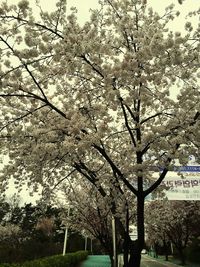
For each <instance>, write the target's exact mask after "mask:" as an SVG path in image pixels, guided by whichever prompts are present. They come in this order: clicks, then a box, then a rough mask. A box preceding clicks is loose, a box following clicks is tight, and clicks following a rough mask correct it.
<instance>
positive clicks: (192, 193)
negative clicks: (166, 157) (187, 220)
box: [163, 166, 200, 200]
mask: <svg viewBox="0 0 200 267" xmlns="http://www.w3.org/2000/svg"><path fill="white" fill-rule="evenodd" d="M187 167H190V166H187ZM191 167H196V166H191ZM198 167H200V166H198ZM163 184H164V185H165V186H166V187H167V188H168V189H167V190H165V194H166V197H167V198H168V199H169V200H200V172H197V171H194V172H188V171H186V170H183V173H182V176H180V175H177V173H176V172H169V173H168V174H167V176H166V177H165V179H164V181H163Z"/></svg>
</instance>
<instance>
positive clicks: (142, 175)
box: [0, 0, 200, 267]
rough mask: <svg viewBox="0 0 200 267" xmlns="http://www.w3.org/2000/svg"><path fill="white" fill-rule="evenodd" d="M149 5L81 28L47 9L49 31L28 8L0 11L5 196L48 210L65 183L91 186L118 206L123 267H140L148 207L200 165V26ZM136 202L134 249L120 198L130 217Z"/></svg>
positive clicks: (94, 16)
mask: <svg viewBox="0 0 200 267" xmlns="http://www.w3.org/2000/svg"><path fill="white" fill-rule="evenodd" d="M146 2H147V1H145V0H122V1H117V0H112V1H111V0H105V1H100V9H99V10H94V11H92V12H91V17H90V19H89V20H88V21H87V22H85V24H84V25H83V26H81V25H79V24H78V21H77V15H76V13H77V12H76V9H75V8H72V9H71V10H70V11H69V10H67V6H66V1H65V0H59V1H58V2H57V4H56V9H55V11H53V12H51V13H48V12H44V11H43V10H42V9H40V8H38V12H39V14H38V16H39V17H40V18H39V19H37V18H36V17H34V14H33V12H32V10H31V8H30V7H29V2H28V1H27V0H22V1H19V3H18V4H17V5H12V6H8V4H7V3H6V2H3V3H2V4H1V8H0V26H1V27H0V28H1V30H0V46H1V51H0V53H1V68H0V79H1V94H0V105H1V106H2V108H1V115H0V116H1V122H2V126H1V138H0V140H1V142H0V147H1V151H2V153H4V154H6V155H7V154H9V159H10V160H9V163H8V164H7V166H5V168H4V169H3V174H2V179H1V188H2V189H6V188H7V186H8V181H9V178H10V177H11V175H13V177H14V179H15V183H16V186H17V187H18V188H19V187H21V186H22V185H23V184H27V185H28V187H29V188H30V189H31V188H32V189H33V191H38V190H39V189H40V188H41V187H40V186H42V188H43V195H45V196H46V197H47V198H48V197H49V195H50V193H51V190H53V189H54V188H55V186H56V185H58V184H59V183H60V182H62V181H65V179H66V177H69V176H70V177H71V179H80V180H81V179H87V180H88V181H90V182H91V183H92V184H93V185H94V186H96V188H97V189H98V190H99V192H100V194H101V195H102V196H103V198H104V200H105V201H107V202H108V203H109V205H110V210H111V212H112V214H113V216H114V217H115V220H116V223H117V225H118V229H119V234H120V235H121V237H122V239H123V240H124V248H125V249H124V250H125V254H126V257H125V267H130V266H131V267H138V266H140V259H141V255H140V254H141V250H142V248H143V247H144V199H145V197H146V196H147V195H149V194H150V193H151V192H152V191H154V190H155V189H156V188H157V187H158V186H159V185H160V183H161V182H162V181H163V179H164V178H165V176H166V174H167V172H168V170H169V168H170V167H171V166H173V164H174V163H175V159H179V161H180V164H182V165H184V164H186V163H187V159H188V155H190V154H192V155H194V156H197V155H198V153H199V151H198V148H199V136H200V135H199V129H200V127H199V114H200V113H199V103H200V101H199V87H198V85H197V80H198V69H199V67H198V66H199V26H197V28H193V26H192V24H191V22H190V21H187V22H186V23H185V30H186V33H185V34H181V33H180V32H173V31H170V30H169V28H168V25H169V24H168V23H170V22H171V20H173V19H175V18H176V17H177V16H178V15H179V12H176V11H174V9H173V6H172V5H170V6H168V7H167V8H166V10H165V13H164V14H163V15H159V14H157V13H156V12H154V11H153V10H152V8H148V6H147V3H146ZM179 2H180V1H179ZM66 11H67V16H66ZM195 14H196V12H194V13H191V14H190V15H191V16H194V15H195ZM38 16H37V17H38ZM174 88H178V93H177V98H176V99H175V100H173V99H172V97H171V93H172V91H173V90H174ZM152 167H154V170H161V172H158V171H157V172H155V173H154V174H155V175H153V174H152ZM126 192H129V194H130V195H132V196H135V197H136V199H137V231H138V240H137V241H136V242H133V241H131V238H130V235H129V229H128V227H124V224H123V222H122V220H121V217H119V216H118V213H117V210H116V207H117V204H116V203H117V201H118V198H119V196H120V197H122V199H124V202H123V205H122V207H125V209H124V212H125V214H126V213H128V210H127V207H128V205H127V203H126V198H125V197H123V196H124V195H126ZM121 210H123V209H121ZM128 253H130V259H129V262H128Z"/></svg>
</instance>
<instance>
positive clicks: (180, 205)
mask: <svg viewBox="0 0 200 267" xmlns="http://www.w3.org/2000/svg"><path fill="white" fill-rule="evenodd" d="M199 208H200V207H199V203H198V202H196V201H167V200H158V201H153V202H151V203H149V204H148V205H147V211H146V217H147V218H148V220H147V232H148V240H149V242H150V243H152V244H153V243H156V242H157V243H160V244H162V245H163V246H164V249H165V251H166V250H167V249H168V247H167V243H168V242H171V243H172V244H173V245H174V247H175V248H176V250H177V252H178V254H179V257H180V260H181V264H182V265H185V254H186V253H185V249H186V247H187V246H188V245H189V244H191V241H192V240H193V239H194V238H197V237H198V236H199V235H200V231H199V227H198V225H199V223H200V219H199V218H200V217H199V210H200V209H199ZM166 256H167V251H166Z"/></svg>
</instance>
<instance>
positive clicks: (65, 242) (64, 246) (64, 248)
mask: <svg viewBox="0 0 200 267" xmlns="http://www.w3.org/2000/svg"><path fill="white" fill-rule="evenodd" d="M69 213H70V207H68V212H67V216H68V218H69ZM67 237H68V227H66V228H65V237H64V244H63V256H65V254H66V247H67Z"/></svg>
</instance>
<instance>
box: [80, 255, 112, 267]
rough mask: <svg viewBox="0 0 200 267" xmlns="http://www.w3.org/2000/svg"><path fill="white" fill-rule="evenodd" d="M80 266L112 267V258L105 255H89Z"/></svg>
mask: <svg viewBox="0 0 200 267" xmlns="http://www.w3.org/2000/svg"><path fill="white" fill-rule="evenodd" d="M80 267H111V264H110V258H109V256H105V255H103V256H102V255H93V256H88V258H87V260H85V261H84V262H83V263H82V264H81V266H80Z"/></svg>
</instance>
